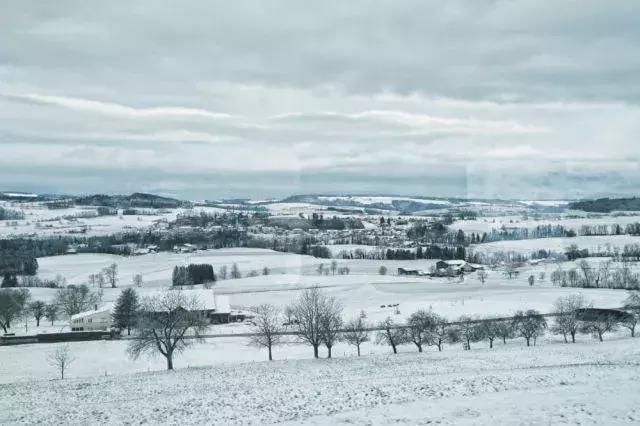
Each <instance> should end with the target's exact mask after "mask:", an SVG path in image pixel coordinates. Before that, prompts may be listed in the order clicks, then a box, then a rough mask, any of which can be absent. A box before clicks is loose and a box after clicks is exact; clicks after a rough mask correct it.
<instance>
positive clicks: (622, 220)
mask: <svg viewBox="0 0 640 426" xmlns="http://www.w3.org/2000/svg"><path fill="white" fill-rule="evenodd" d="M631 223H640V216H637V215H629V216H611V215H600V216H598V217H582V218H566V217H562V216H543V217H541V218H540V219H536V218H529V219H523V218H522V216H498V217H480V218H478V219H476V220H457V221H455V222H454V223H453V225H451V226H450V227H451V229H454V230H456V231H457V230H458V229H462V230H463V231H464V232H467V233H469V232H476V233H477V232H479V233H483V232H490V231H491V230H492V229H500V228H501V227H502V226H503V225H504V226H505V227H507V228H508V227H518V228H528V229H533V228H535V227H536V226H544V225H552V226H555V225H562V226H564V227H565V228H567V229H572V230H574V231H576V232H578V231H579V230H580V228H581V227H582V226H583V225H589V226H597V225H608V226H611V225H616V224H618V225H620V226H622V227H623V228H624V227H625V226H626V225H628V224H631Z"/></svg>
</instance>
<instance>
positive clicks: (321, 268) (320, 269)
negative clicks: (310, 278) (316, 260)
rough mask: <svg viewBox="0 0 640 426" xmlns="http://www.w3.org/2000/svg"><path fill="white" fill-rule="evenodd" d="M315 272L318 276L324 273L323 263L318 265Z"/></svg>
mask: <svg viewBox="0 0 640 426" xmlns="http://www.w3.org/2000/svg"><path fill="white" fill-rule="evenodd" d="M316 270H317V271H318V275H322V274H323V273H324V263H321V264H319V265H318V268H317V269H316Z"/></svg>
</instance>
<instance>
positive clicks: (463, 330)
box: [457, 315, 482, 350]
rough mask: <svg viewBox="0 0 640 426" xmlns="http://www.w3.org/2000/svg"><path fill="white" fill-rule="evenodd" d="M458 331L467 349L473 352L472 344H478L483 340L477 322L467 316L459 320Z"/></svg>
mask: <svg viewBox="0 0 640 426" xmlns="http://www.w3.org/2000/svg"><path fill="white" fill-rule="evenodd" d="M457 322H458V331H459V333H460V337H461V338H462V340H464V342H465V344H466V349H468V350H471V342H477V341H478V340H480V339H481V338H482V335H481V334H480V330H479V328H478V325H477V324H476V321H475V320H474V319H473V318H471V317H468V316H466V315H463V316H461V317H460V318H458V321H457Z"/></svg>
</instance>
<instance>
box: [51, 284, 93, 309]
mask: <svg viewBox="0 0 640 426" xmlns="http://www.w3.org/2000/svg"><path fill="white" fill-rule="evenodd" d="M55 300H56V301H55V303H56V305H58V306H59V307H60V308H61V309H62V311H63V312H64V313H65V314H66V315H67V316H69V317H70V316H71V315H75V314H78V313H80V312H83V311H88V310H90V309H93V307H94V305H95V304H97V303H98V301H99V297H98V295H97V294H96V293H94V292H92V291H91V290H90V289H89V287H87V286H86V285H84V284H82V285H79V286H75V285H70V286H68V287H67V288H63V289H60V290H58V293H57V294H56V299H55Z"/></svg>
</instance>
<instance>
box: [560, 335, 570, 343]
mask: <svg viewBox="0 0 640 426" xmlns="http://www.w3.org/2000/svg"><path fill="white" fill-rule="evenodd" d="M562 337H564V342H565V343H569V340H567V333H562Z"/></svg>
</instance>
